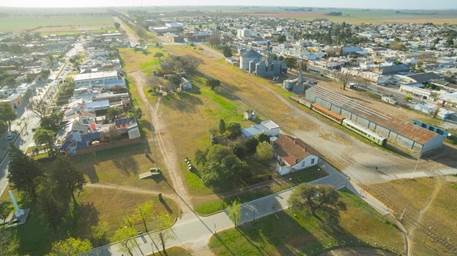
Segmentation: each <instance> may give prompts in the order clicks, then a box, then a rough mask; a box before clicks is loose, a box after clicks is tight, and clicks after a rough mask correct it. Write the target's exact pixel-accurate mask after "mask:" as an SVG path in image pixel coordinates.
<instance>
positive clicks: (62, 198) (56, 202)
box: [37, 177, 71, 231]
mask: <svg viewBox="0 0 457 256" xmlns="http://www.w3.org/2000/svg"><path fill="white" fill-rule="evenodd" d="M58 191H59V189H57V185H56V184H54V183H52V182H51V181H50V180H49V179H47V178H45V177H40V178H39V182H38V186H37V195H38V200H37V205H38V210H39V213H40V215H41V216H42V217H43V219H44V220H46V221H47V224H48V226H49V227H50V228H51V229H52V230H53V231H57V230H59V227H60V226H61V225H62V224H63V223H65V221H66V220H67V216H68V213H69V210H70V201H71V198H70V197H69V196H68V195H67V194H59V192H58Z"/></svg>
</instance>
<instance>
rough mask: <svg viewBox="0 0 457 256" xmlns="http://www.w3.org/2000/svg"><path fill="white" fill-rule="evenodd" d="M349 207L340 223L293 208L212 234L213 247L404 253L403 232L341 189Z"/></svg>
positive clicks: (247, 251)
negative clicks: (369, 249)
mask: <svg viewBox="0 0 457 256" xmlns="http://www.w3.org/2000/svg"><path fill="white" fill-rule="evenodd" d="M340 195H341V196H342V199H343V201H344V202H345V204H346V206H347V210H345V211H342V212H341V214H340V215H341V216H340V223H339V224H335V223H327V222H325V221H319V220H318V219H316V218H315V217H313V216H312V215H309V214H297V213H294V212H292V211H291V210H288V211H285V212H281V213H278V214H275V215H271V216H269V217H265V218H263V219H260V220H258V221H257V222H256V223H253V224H248V225H245V226H241V227H239V228H238V229H230V230H227V231H223V232H221V233H219V234H217V235H216V236H213V237H212V238H211V241H210V248H211V249H212V251H213V252H214V253H215V254H216V255H219V256H223V255H240V256H244V255H250V256H251V255H272V256H276V255H319V254H320V253H322V252H324V251H325V250H328V249H330V248H335V247H346V246H369V247H370V246H372V247H380V248H384V249H387V250H389V251H392V252H395V253H401V252H402V249H403V242H402V238H401V234H400V232H399V231H398V230H397V229H396V228H395V227H394V226H393V225H391V224H389V223H388V222H387V221H386V220H385V219H384V218H383V217H382V216H380V215H379V214H377V213H376V212H375V211H374V210H373V209H372V208H370V207H369V206H368V205H367V204H365V203H364V202H363V201H361V200H360V199H359V198H357V197H356V196H354V195H353V194H351V193H350V192H347V191H343V192H340Z"/></svg>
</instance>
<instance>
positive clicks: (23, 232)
mask: <svg viewBox="0 0 457 256" xmlns="http://www.w3.org/2000/svg"><path fill="white" fill-rule="evenodd" d="M79 200H80V204H81V210H80V213H79V216H77V218H76V219H77V221H76V222H75V223H74V224H73V225H72V226H71V227H66V226H61V227H60V228H59V230H58V231H57V232H54V231H52V230H50V229H49V228H48V227H47V226H46V225H45V224H44V223H45V221H43V220H42V219H41V217H40V216H39V215H38V214H37V211H35V210H33V209H32V211H31V213H30V215H29V219H28V220H27V222H26V224H24V225H22V226H20V227H19V228H18V235H19V241H20V252H21V254H24V255H25V254H30V255H44V254H45V253H46V252H47V251H48V250H49V248H50V246H51V243H52V242H53V241H55V240H60V239H63V238H65V236H66V235H67V234H68V235H72V236H76V237H80V238H85V239H90V238H91V236H92V231H91V228H92V227H94V226H96V225H97V224H100V223H104V224H105V225H106V231H107V233H106V238H107V240H106V241H100V242H101V243H108V242H113V241H112V240H111V236H112V235H113V233H114V231H115V230H116V229H117V228H119V227H120V226H121V225H123V220H124V218H125V217H126V216H128V215H131V214H133V213H134V212H135V208H136V207H137V206H138V205H140V204H142V203H144V202H147V201H149V202H152V203H153V204H154V212H166V211H167V212H168V209H170V210H171V214H172V216H173V218H175V219H176V218H177V216H178V215H179V213H180V211H179V210H178V208H177V206H176V204H175V203H174V202H173V201H172V200H168V199H166V200H165V201H166V204H167V207H165V206H164V205H163V204H161V203H160V202H159V200H158V198H157V197H152V196H149V195H142V194H132V193H128V192H125V191H114V192H113V190H104V189H98V188H97V189H93V188H85V189H84V191H83V192H82V193H81V195H80V199H79ZM149 226H150V227H152V226H153V222H152V216H151V221H150V222H149ZM136 227H137V229H138V231H140V232H142V231H144V230H143V226H142V225H141V223H136ZM99 245H101V244H99Z"/></svg>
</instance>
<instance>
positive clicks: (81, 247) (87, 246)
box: [48, 237, 92, 256]
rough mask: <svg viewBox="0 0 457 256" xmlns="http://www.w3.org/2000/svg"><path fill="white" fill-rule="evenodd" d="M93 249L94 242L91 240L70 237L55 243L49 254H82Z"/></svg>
mask: <svg viewBox="0 0 457 256" xmlns="http://www.w3.org/2000/svg"><path fill="white" fill-rule="evenodd" d="M91 249H92V244H91V243H90V241H89V240H81V239H78V238H73V237H70V238H67V239H65V240H62V241H57V242H55V243H53V244H52V248H51V252H50V253H49V254H48V256H69V255H80V254H83V253H87V252H89V251H90V250H91Z"/></svg>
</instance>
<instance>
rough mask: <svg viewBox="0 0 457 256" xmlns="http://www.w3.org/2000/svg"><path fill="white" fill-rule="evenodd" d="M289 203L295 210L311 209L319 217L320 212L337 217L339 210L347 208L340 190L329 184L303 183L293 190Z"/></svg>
mask: <svg viewBox="0 0 457 256" xmlns="http://www.w3.org/2000/svg"><path fill="white" fill-rule="evenodd" d="M289 204H290V205H291V207H292V209H294V210H305V209H306V210H309V211H310V212H311V214H313V215H314V216H315V217H317V218H319V216H318V213H324V214H326V215H327V216H328V217H337V216H338V212H339V210H340V209H345V205H344V203H343V202H342V201H341V200H340V195H339V194H338V192H337V191H336V190H335V189H334V188H333V187H331V186H327V185H310V184H301V185H299V186H298V187H297V188H296V189H295V190H294V191H293V193H292V195H291V196H290V198H289Z"/></svg>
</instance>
